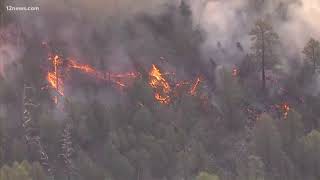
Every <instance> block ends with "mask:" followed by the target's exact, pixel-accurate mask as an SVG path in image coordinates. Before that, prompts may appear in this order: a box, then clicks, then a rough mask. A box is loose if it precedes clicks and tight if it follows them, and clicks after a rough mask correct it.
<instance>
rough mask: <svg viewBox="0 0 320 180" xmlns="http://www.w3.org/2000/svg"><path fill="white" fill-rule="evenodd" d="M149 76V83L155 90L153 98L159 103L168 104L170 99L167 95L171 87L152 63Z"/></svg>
mask: <svg viewBox="0 0 320 180" xmlns="http://www.w3.org/2000/svg"><path fill="white" fill-rule="evenodd" d="M149 76H150V81H149V84H150V86H151V87H152V88H153V89H154V90H155V91H156V93H155V96H154V97H155V99H156V100H158V101H159V102H160V103H163V104H169V103H170V101H171V98H170V95H169V94H170V93H171V87H170V85H169V83H168V82H167V80H166V79H165V78H164V77H163V74H162V73H161V72H160V70H159V69H158V68H157V67H156V65H154V64H153V65H152V68H151V70H150V73H149Z"/></svg>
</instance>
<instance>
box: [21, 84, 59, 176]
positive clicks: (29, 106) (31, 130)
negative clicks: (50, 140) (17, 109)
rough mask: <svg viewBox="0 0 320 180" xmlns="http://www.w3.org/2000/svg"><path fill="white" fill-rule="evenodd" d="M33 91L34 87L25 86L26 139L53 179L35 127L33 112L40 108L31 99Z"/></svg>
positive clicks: (24, 116) (24, 117) (24, 118)
mask: <svg viewBox="0 0 320 180" xmlns="http://www.w3.org/2000/svg"><path fill="white" fill-rule="evenodd" d="M32 90H33V89H32V87H27V86H26V85H24V90H23V122H22V127H23V129H24V131H25V139H26V142H27V144H28V149H29V150H35V151H36V155H37V157H36V158H37V160H38V161H39V162H40V163H41V165H42V166H43V167H44V168H45V169H46V171H47V173H48V175H49V176H51V177H53V174H52V170H51V167H50V165H49V158H48V154H47V153H46V151H45V149H44V147H43V146H42V144H41V141H40V135H39V132H38V130H37V129H36V127H35V122H34V119H33V112H34V111H35V109H36V108H37V107H38V105H36V104H34V103H33V102H32V98H31V97H29V96H30V93H31V92H32Z"/></svg>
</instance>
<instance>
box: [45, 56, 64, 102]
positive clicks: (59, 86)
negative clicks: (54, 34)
mask: <svg viewBox="0 0 320 180" xmlns="http://www.w3.org/2000/svg"><path fill="white" fill-rule="evenodd" d="M49 60H50V61H51V62H52V66H53V70H52V71H49V72H48V73H47V81H48V83H49V85H50V86H51V88H53V89H54V90H55V91H56V92H57V93H58V94H59V95H61V96H64V93H63V88H64V85H63V82H62V80H61V79H60V77H59V76H60V74H59V66H61V64H62V60H61V58H60V56H58V55H55V56H49ZM54 99H58V98H57V97H54ZM55 102H57V100H55Z"/></svg>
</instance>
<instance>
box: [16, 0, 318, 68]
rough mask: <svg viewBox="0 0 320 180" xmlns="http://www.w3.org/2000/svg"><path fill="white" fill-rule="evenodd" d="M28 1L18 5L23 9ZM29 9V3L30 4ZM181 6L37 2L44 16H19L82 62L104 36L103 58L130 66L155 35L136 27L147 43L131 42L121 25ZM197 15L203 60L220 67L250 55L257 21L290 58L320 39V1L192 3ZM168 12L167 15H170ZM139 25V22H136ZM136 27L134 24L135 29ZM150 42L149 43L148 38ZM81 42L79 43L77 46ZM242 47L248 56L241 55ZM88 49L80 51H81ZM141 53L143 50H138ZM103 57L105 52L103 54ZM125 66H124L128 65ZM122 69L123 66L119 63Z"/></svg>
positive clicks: (166, 0)
mask: <svg viewBox="0 0 320 180" xmlns="http://www.w3.org/2000/svg"><path fill="white" fill-rule="evenodd" d="M23 2H24V3H27V1H21V0H15V4H18V5H21V4H22V3H23ZM28 2H29V3H30V1H28ZM179 2H180V0H152V1H150V0H138V1H132V0H110V1H104V0H91V1H86V0H57V1H50V0H43V1H39V6H40V8H41V10H40V12H36V13H29V14H28V13H21V14H17V16H18V18H19V19H20V20H21V24H22V27H23V29H24V31H25V32H26V35H27V36H33V35H37V36H40V38H41V39H44V40H52V39H57V40H64V41H66V46H67V47H68V49H69V51H71V53H73V54H77V55H78V56H83V54H89V53H88V52H85V51H83V50H81V49H83V48H86V49H91V50H90V51H92V52H90V53H92V54H95V53H94V51H95V50H94V49H97V48H95V47H94V46H93V45H91V42H90V41H91V40H90V39H92V34H93V33H98V34H100V35H101V34H103V35H104V37H105V40H107V41H108V42H112V43H111V44H113V45H112V46H114V47H112V48H111V50H110V49H109V51H111V52H112V53H102V56H104V57H112V58H116V56H118V55H120V56H121V57H122V59H125V60H126V59H127V60H129V59H130V58H129V57H127V54H126V51H127V50H128V48H127V47H126V46H131V45H135V44H141V43H144V42H146V40H147V42H148V43H151V44H148V45H146V46H147V47H154V48H156V45H157V43H152V41H154V39H153V37H152V36H154V34H153V35H151V34H152V33H150V32H148V30H147V29H146V28H144V27H143V26H141V25H140V24H139V23H136V30H138V31H140V33H141V36H146V37H143V39H144V40H143V41H141V40H140V41H132V40H131V39H130V38H131V37H130V35H128V34H127V32H126V33H124V31H127V29H125V26H122V25H123V24H125V23H127V22H128V19H133V17H135V16H136V15H138V14H148V15H151V16H152V15H158V14H161V13H162V12H163V10H165V9H166V7H167V6H168V5H169V4H170V5H172V4H174V5H177V4H179ZM186 2H188V3H189V4H190V5H191V9H192V10H193V21H194V27H195V28H199V27H200V28H202V29H203V30H204V31H205V32H206V35H207V36H206V39H205V42H204V44H203V45H202V46H203V47H202V52H203V55H204V57H205V59H209V58H210V57H214V59H215V60H216V61H218V62H219V63H227V64H234V62H235V61H236V60H241V59H240V58H239V55H241V54H245V53H246V52H248V51H249V50H250V49H249V47H250V42H249V36H248V33H249V31H250V29H251V28H252V26H253V23H254V21H255V20H256V19H258V18H265V17H267V18H269V19H270V20H271V21H272V23H273V25H274V28H275V30H276V31H277V32H278V33H279V35H280V37H281V40H282V42H283V44H284V46H285V47H286V51H287V55H286V56H288V57H290V56H292V55H296V54H298V53H300V52H301V49H302V47H303V46H304V44H305V43H306V41H307V40H308V39H309V38H310V37H315V38H318V39H319V38H320V31H319V30H320V22H318V21H316V20H315V19H316V17H320V1H318V0H300V1H299V0H269V1H263V0H237V1H231V0H188V1H186ZM166 10H167V9H166ZM133 24H135V22H133ZM131 25H132V23H131ZM149 36H150V37H149ZM79 41H81V42H80V43H79ZM238 42H240V43H241V45H242V46H243V48H244V50H245V51H244V52H240V51H239V49H237V47H236V44H237V43H238ZM85 45H86V46H88V47H79V46H85ZM138 47H139V46H138ZM113 49H114V50H113ZM102 51H104V52H105V50H102ZM127 60H126V61H127ZM120 64H121V62H120Z"/></svg>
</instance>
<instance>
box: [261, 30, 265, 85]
mask: <svg viewBox="0 0 320 180" xmlns="http://www.w3.org/2000/svg"><path fill="white" fill-rule="evenodd" d="M261 58H262V90H265V89H266V73H265V42H264V33H262V57H261Z"/></svg>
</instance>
